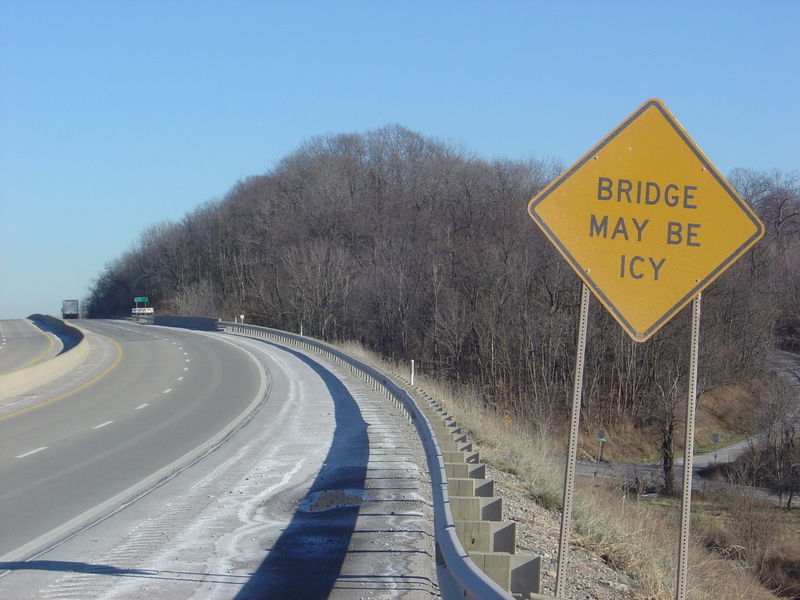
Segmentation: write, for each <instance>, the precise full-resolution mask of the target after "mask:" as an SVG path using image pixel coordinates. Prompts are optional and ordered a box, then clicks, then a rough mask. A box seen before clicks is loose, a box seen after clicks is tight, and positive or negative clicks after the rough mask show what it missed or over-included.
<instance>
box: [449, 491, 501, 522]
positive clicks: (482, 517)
mask: <svg viewBox="0 0 800 600" xmlns="http://www.w3.org/2000/svg"><path fill="white" fill-rule="evenodd" d="M450 512H451V513H452V515H453V520H454V521H501V520H502V519H503V499H502V498H483V497H480V496H450Z"/></svg>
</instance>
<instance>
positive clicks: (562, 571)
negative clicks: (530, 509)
mask: <svg viewBox="0 0 800 600" xmlns="http://www.w3.org/2000/svg"><path fill="white" fill-rule="evenodd" d="M588 321H589V288H588V287H587V286H586V284H585V283H584V284H583V285H582V286H581V316H580V324H579V325H578V347H577V351H576V355H577V356H576V358H575V386H574V388H573V392H572V421H571V424H570V429H569V448H568V451H567V467H566V469H565V471H564V500H563V502H562V506H561V510H562V512H561V534H560V536H559V538H558V569H557V571H556V596H557V597H561V596H562V594H561V592H562V590H563V589H564V579H565V578H566V576H567V553H568V552H569V533H570V529H571V527H572V492H573V490H574V489H575V463H576V461H577V457H578V433H579V424H580V416H581V397H582V394H583V364H584V356H585V355H586V328H587V324H588Z"/></svg>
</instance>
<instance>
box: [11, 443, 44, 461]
mask: <svg viewBox="0 0 800 600" xmlns="http://www.w3.org/2000/svg"><path fill="white" fill-rule="evenodd" d="M42 450H47V446H42V447H41V448H37V449H36V450H30V451H28V452H23V453H22V454H17V455H16V456H15V457H14V458H25V457H26V456H30V455H31V454H36V453H37V452H41V451H42Z"/></svg>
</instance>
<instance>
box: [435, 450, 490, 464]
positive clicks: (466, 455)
mask: <svg viewBox="0 0 800 600" xmlns="http://www.w3.org/2000/svg"><path fill="white" fill-rule="evenodd" d="M442 459H443V462H444V463H470V464H477V463H479V462H481V460H480V454H479V453H477V452H446V451H443V452H442Z"/></svg>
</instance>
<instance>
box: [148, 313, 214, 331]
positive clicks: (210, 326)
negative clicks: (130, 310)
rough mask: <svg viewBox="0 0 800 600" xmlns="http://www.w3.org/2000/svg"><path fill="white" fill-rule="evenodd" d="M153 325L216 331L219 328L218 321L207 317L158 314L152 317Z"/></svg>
mask: <svg viewBox="0 0 800 600" xmlns="http://www.w3.org/2000/svg"><path fill="white" fill-rule="evenodd" d="M153 325H161V326H163V327H182V328H183V329H197V330H200V331H217V330H218V329H219V321H217V320H216V319H211V318H209V317H175V316H158V317H153Z"/></svg>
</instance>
